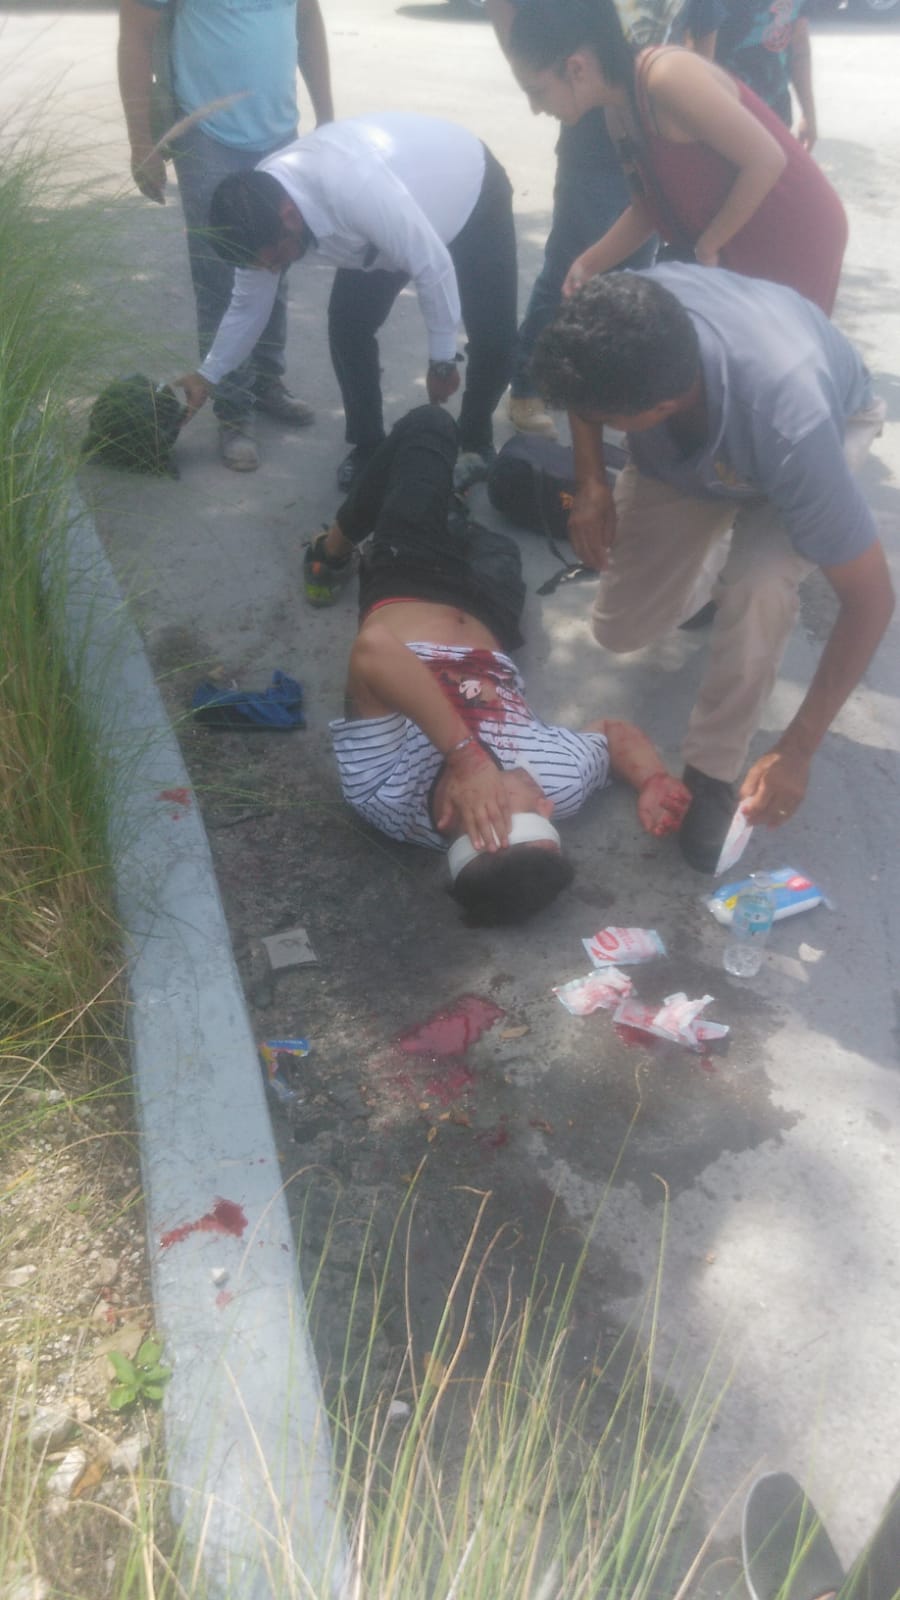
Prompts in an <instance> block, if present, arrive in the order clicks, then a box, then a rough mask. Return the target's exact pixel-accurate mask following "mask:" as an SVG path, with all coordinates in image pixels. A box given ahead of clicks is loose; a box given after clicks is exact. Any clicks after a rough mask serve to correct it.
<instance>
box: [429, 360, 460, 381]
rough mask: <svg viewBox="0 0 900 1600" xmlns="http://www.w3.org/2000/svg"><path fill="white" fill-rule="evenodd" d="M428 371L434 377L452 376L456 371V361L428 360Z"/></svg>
mask: <svg viewBox="0 0 900 1600" xmlns="http://www.w3.org/2000/svg"><path fill="white" fill-rule="evenodd" d="M428 371H429V372H430V373H431V375H432V377H434V378H452V377H453V374H454V372H455V371H456V361H455V360H454V361H429V363H428Z"/></svg>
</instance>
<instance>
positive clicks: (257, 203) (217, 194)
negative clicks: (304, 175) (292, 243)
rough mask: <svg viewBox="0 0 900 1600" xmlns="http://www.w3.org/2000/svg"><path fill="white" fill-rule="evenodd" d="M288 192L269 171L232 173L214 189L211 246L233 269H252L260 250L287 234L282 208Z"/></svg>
mask: <svg viewBox="0 0 900 1600" xmlns="http://www.w3.org/2000/svg"><path fill="white" fill-rule="evenodd" d="M285 198H286V191H285V190H284V189H283V188H282V187H281V184H280V183H279V182H278V179H277V178H273V177H272V175H271V173H269V172H257V171H255V170H251V171H250V172H232V173H230V174H229V176H228V177H227V178H223V179H222V182H221V183H219V184H217V185H216V187H215V189H214V190H213V196H212V200H211V201H210V204H209V234H210V243H211V244H212V247H213V249H214V250H215V252H216V254H217V255H219V256H221V257H222V260H223V261H227V262H228V265H229V266H230V267H249V266H252V264H253V262H254V261H255V260H256V259H257V257H258V256H259V252H260V250H265V249H267V248H268V247H269V246H270V245H275V244H278V242H279V240H280V239H281V238H282V236H283V234H284V224H283V222H282V220H281V207H282V204H283V202H284V200H285Z"/></svg>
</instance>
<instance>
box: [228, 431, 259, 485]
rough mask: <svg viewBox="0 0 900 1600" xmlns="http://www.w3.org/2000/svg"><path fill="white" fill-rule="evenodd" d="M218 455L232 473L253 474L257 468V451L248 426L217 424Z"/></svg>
mask: <svg viewBox="0 0 900 1600" xmlns="http://www.w3.org/2000/svg"><path fill="white" fill-rule="evenodd" d="M219 454H220V456H221V457H222V460H223V461H224V463H225V465H226V467H230V468H231V470H232V472H255V471H256V469H257V467H258V466H259V451H258V450H257V448H256V444H255V443H254V439H253V435H252V434H251V432H250V424H249V422H246V421H244V420H242V421H240V422H222V421H220V422H219Z"/></svg>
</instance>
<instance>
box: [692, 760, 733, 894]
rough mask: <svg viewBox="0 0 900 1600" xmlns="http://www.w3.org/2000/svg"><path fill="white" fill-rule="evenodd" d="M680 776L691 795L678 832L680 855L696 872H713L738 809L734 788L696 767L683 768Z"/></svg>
mask: <svg viewBox="0 0 900 1600" xmlns="http://www.w3.org/2000/svg"><path fill="white" fill-rule="evenodd" d="M681 777H682V782H683V783H684V784H685V785H686V786H687V788H688V789H690V791H691V794H692V795H693V797H694V798H693V800H692V801H691V803H690V805H689V806H688V809H687V811H686V813H685V818H684V821H683V823H682V824H681V829H680V831H679V834H678V843H679V844H680V846H681V854H682V855H683V856H684V859H685V861H686V862H687V864H688V866H689V867H693V868H694V870H695V872H715V870H716V864H717V862H718V860H719V856H720V854H721V851H722V845H723V844H724V842H725V835H726V833H727V832H728V829H729V828H730V827H731V819H732V817H733V816H734V813H735V811H736V810H737V803H738V797H737V789H736V787H735V785H734V784H733V783H726V782H725V780H724V778H710V777H709V775H708V774H707V773H705V772H700V771H699V769H698V768H697V767H685V769H684V772H683V773H682V774H681Z"/></svg>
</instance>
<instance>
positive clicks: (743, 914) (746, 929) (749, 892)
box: [722, 873, 775, 978]
mask: <svg viewBox="0 0 900 1600" xmlns="http://www.w3.org/2000/svg"><path fill="white" fill-rule="evenodd" d="M774 914H775V901H774V899H773V897H772V891H771V887H770V883H769V880H768V878H767V877H766V876H765V875H764V874H763V873H755V874H754V875H753V887H752V888H751V889H742V890H741V892H740V894H739V895H738V897H737V899H736V901H735V903H734V912H733V915H732V918H731V930H730V932H731V937H730V938H729V940H728V943H727V944H726V946H725V954H724V956H723V958H722V959H723V965H724V967H725V971H726V972H730V973H731V974H732V976H733V977H735V978H754V977H755V976H756V974H757V972H758V971H759V969H760V967H761V966H762V958H763V950H764V949H765V944H766V940H767V939H768V937H769V932H770V929H771V927H772V920H773V917H774Z"/></svg>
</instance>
